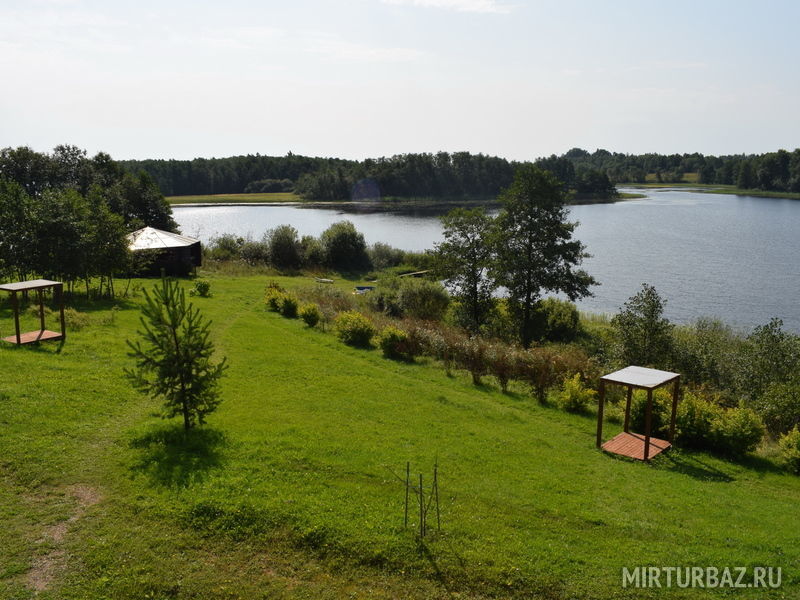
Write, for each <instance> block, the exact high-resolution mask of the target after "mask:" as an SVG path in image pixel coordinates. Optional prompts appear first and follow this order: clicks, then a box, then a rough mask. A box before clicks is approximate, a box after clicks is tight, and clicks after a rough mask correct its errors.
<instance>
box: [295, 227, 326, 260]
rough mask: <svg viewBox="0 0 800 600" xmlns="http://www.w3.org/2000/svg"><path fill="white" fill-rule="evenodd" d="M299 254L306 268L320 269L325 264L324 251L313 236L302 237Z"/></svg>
mask: <svg viewBox="0 0 800 600" xmlns="http://www.w3.org/2000/svg"><path fill="white" fill-rule="evenodd" d="M300 254H301V255H302V258H303V264H304V265H305V266H307V267H321V266H322V265H323V264H324V263H325V250H324V249H323V247H322V244H321V243H320V241H319V240H318V239H317V238H315V237H314V236H313V235H304V236H303V237H302V239H301V240H300Z"/></svg>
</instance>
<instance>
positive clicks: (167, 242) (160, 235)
mask: <svg viewBox="0 0 800 600" xmlns="http://www.w3.org/2000/svg"><path fill="white" fill-rule="evenodd" d="M128 241H129V242H130V244H129V245H128V248H130V249H131V250H159V249H163V248H180V247H182V246H191V245H192V244H196V243H198V242H199V241H200V240H196V239H194V238H190V237H187V236H185V235H178V234H177V233H170V232H169V231H162V230H160V229H154V228H152V227H145V228H143V229H139V230H137V231H134V232H133V233H129V234H128Z"/></svg>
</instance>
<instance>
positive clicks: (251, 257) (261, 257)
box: [239, 240, 269, 265]
mask: <svg viewBox="0 0 800 600" xmlns="http://www.w3.org/2000/svg"><path fill="white" fill-rule="evenodd" d="M239 256H241V257H242V260H243V261H244V262H246V263H247V264H248V265H265V264H267V263H268V262H269V245H268V244H267V242H266V241H261V242H254V241H252V240H248V241H246V242H245V243H244V244H242V247H241V248H240V249H239Z"/></svg>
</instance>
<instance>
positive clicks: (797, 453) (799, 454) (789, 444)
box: [778, 425, 800, 475]
mask: <svg viewBox="0 0 800 600" xmlns="http://www.w3.org/2000/svg"><path fill="white" fill-rule="evenodd" d="M778 446H779V447H780V449H781V459H782V460H783V464H784V465H786V468H787V469H789V470H790V471H791V472H792V473H794V474H795V475H800V429H798V427H797V425H795V426H794V429H792V430H791V431H790V432H788V433H787V434H786V435H784V436H782V437H781V439H780V441H779V442H778Z"/></svg>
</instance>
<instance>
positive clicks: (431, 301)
mask: <svg viewBox="0 0 800 600" xmlns="http://www.w3.org/2000/svg"><path fill="white" fill-rule="evenodd" d="M397 304H398V305H399V306H400V310H401V311H402V313H403V315H405V316H408V317H413V318H415V319H422V320H424V321H441V320H442V317H444V313H445V311H446V310H447V306H448V304H450V294H448V293H447V290H446V289H444V287H443V286H442V284H441V283H439V282H438V281H428V280H427V279H416V278H412V277H406V278H404V279H403V280H402V281H401V282H400V287H399V289H398V290H397Z"/></svg>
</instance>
